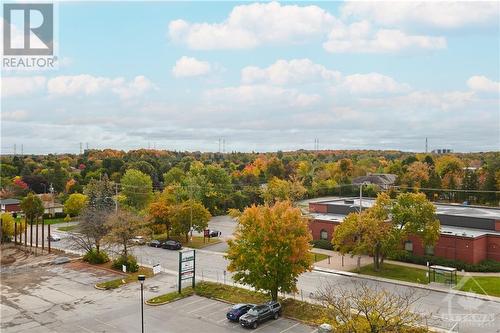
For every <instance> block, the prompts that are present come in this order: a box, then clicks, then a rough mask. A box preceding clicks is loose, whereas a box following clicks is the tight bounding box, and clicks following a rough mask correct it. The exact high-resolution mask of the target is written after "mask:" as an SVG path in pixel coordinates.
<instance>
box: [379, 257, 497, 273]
mask: <svg viewBox="0 0 500 333" xmlns="http://www.w3.org/2000/svg"><path fill="white" fill-rule="evenodd" d="M389 259H392V260H397V261H403V262H409V263H412V264H417V265H424V266H425V265H427V262H429V263H430V264H431V265H441V266H448V267H455V268H456V269H457V270H459V271H461V270H462V269H463V270H464V271H466V272H500V262H498V261H495V260H483V261H481V262H480V263H478V264H468V263H466V262H464V261H462V260H453V259H446V258H441V257H435V256H429V255H426V256H417V255H414V254H412V253H408V252H403V253H400V254H397V255H394V256H392V257H390V258H389Z"/></svg>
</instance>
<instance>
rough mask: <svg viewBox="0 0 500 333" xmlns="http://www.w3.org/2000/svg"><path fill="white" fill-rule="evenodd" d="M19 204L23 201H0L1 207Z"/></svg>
mask: <svg viewBox="0 0 500 333" xmlns="http://www.w3.org/2000/svg"><path fill="white" fill-rule="evenodd" d="M18 203H21V200H18V199H0V204H1V205H16V204H18Z"/></svg>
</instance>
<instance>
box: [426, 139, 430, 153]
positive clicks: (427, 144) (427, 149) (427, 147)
mask: <svg viewBox="0 0 500 333" xmlns="http://www.w3.org/2000/svg"><path fill="white" fill-rule="evenodd" d="M428 152H429V142H428V141H427V138H425V153H426V154H427V153H428Z"/></svg>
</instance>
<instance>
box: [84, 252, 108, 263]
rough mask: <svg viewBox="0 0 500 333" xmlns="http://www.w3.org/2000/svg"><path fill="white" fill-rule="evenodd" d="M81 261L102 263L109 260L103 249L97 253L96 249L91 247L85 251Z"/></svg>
mask: <svg viewBox="0 0 500 333" xmlns="http://www.w3.org/2000/svg"><path fill="white" fill-rule="evenodd" d="M83 261H86V262H88V263H91V264H104V263H105V262H108V261H109V257H108V255H107V254H106V252H104V251H99V253H98V252H97V250H96V249H92V250H90V251H88V252H87V253H85V255H84V256H83Z"/></svg>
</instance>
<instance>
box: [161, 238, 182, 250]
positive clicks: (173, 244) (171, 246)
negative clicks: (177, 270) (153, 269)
mask: <svg viewBox="0 0 500 333" xmlns="http://www.w3.org/2000/svg"><path fill="white" fill-rule="evenodd" d="M161 247H162V249H168V250H180V249H182V244H181V243H180V242H178V241H176V240H167V241H165V242H163V243H162V244H161Z"/></svg>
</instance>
